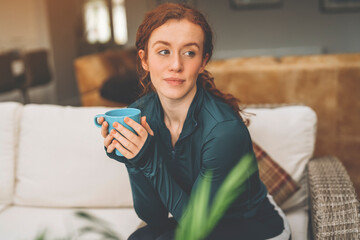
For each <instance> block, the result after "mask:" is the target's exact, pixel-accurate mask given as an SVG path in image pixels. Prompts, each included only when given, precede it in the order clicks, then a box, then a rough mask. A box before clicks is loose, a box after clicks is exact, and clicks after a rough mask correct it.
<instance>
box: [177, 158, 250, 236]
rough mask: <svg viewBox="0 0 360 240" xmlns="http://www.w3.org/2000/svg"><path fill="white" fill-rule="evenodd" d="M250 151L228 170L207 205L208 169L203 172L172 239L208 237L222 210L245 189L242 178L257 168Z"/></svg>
mask: <svg viewBox="0 0 360 240" xmlns="http://www.w3.org/2000/svg"><path fill="white" fill-rule="evenodd" d="M255 163H256V161H255V160H254V157H253V155H252V154H247V155H245V156H244V157H243V158H241V160H240V161H239V163H238V164H237V165H236V166H235V167H234V168H233V169H232V170H231V171H230V173H229V174H228V176H227V177H226V179H225V180H224V182H223V183H222V184H221V186H220V188H219V189H218V191H217V192H216V195H215V197H214V200H213V202H212V204H211V206H209V200H210V192H211V177H212V173H211V172H206V173H205V177H204V178H203V180H202V181H201V182H200V183H199V185H198V187H197V189H196V191H195V192H194V193H193V194H191V197H190V202H189V204H188V207H187V209H186V211H185V213H184V215H183V217H182V218H181V220H180V224H179V226H178V227H177V229H176V232H175V239H176V240H189V239H191V240H200V239H204V238H205V237H206V236H208V235H209V234H210V233H211V231H212V230H213V229H214V227H215V226H216V224H217V223H218V222H219V221H220V219H221V218H222V216H223V215H224V214H225V212H226V210H227V209H228V208H229V207H230V205H231V204H232V203H233V202H234V201H235V199H236V198H237V197H238V196H239V195H241V193H243V192H244V190H245V182H246V180H247V179H248V178H249V177H250V176H251V175H252V174H253V173H254V172H255V171H256V170H257V165H256V164H255Z"/></svg>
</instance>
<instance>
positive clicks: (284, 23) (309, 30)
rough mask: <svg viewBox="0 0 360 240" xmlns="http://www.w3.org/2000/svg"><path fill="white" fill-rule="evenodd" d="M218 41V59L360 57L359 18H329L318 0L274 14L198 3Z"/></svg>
mask: <svg viewBox="0 0 360 240" xmlns="http://www.w3.org/2000/svg"><path fill="white" fill-rule="evenodd" d="M197 6H198V8H199V9H200V10H201V11H203V12H204V13H205V14H206V15H207V17H208V19H209V22H210V23H211V25H212V27H213V30H214V32H215V36H216V44H215V55H214V57H215V58H224V57H235V56H249V55H252V56H257V55H275V56H276V55H278V56H283V55H292V54H296V55H301V54H313V53H315V54H316V53H319V51H322V52H323V53H347V52H360V44H359V42H360V28H359V23H360V13H359V12H356V13H334V14H329V13H326V14H324V13H323V12H321V11H320V10H319V1H314V0H301V1H297V0H283V6H282V7H280V8H275V9H255V10H233V9H230V5H229V2H228V1H217V0H197Z"/></svg>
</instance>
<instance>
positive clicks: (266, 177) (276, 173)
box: [253, 142, 299, 205]
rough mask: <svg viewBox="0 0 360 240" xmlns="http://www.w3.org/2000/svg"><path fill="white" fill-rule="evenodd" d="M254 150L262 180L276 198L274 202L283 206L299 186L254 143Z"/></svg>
mask: <svg viewBox="0 0 360 240" xmlns="http://www.w3.org/2000/svg"><path fill="white" fill-rule="evenodd" d="M253 149H254V153H255V156H256V159H257V162H258V166H259V176H260V179H261V180H262V181H263V183H264V184H265V186H266V188H267V190H268V191H269V193H270V194H271V196H272V197H273V198H274V201H275V202H276V203H277V204H278V205H281V204H282V203H283V202H284V201H286V200H287V199H288V198H289V197H290V196H291V195H293V194H294V193H295V192H296V191H297V190H298V189H299V186H298V185H297V184H296V182H295V181H294V180H293V179H292V177H291V176H290V175H289V174H288V173H287V172H286V171H285V170H284V169H283V168H282V167H281V166H280V165H279V164H278V163H276V162H275V161H274V160H273V159H271V157H270V156H269V155H268V154H267V153H266V152H265V151H264V150H263V149H262V148H261V147H260V146H258V145H257V144H256V143H255V142H253Z"/></svg>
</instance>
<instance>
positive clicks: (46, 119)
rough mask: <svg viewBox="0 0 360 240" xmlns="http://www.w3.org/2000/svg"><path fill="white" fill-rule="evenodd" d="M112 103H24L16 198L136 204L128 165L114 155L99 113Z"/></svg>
mask: <svg viewBox="0 0 360 240" xmlns="http://www.w3.org/2000/svg"><path fill="white" fill-rule="evenodd" d="M107 110H109V109H108V108H101V107H89V108H86V107H61V106H54V105H35V104H29V105H26V106H24V108H23V114H22V117H21V123H20V126H21V132H20V141H19V155H18V167H17V187H16V191H15V198H14V202H15V203H16V204H18V205H27V206H42V207H77V206H81V207H124V206H132V195H131V189H130V184H129V179H128V174H127V171H126V168H125V166H124V165H123V164H119V163H118V162H116V161H114V160H111V159H109V158H108V157H107V156H106V154H105V151H104V147H103V137H102V136H101V134H100V129H99V128H97V127H96V126H95V124H94V116H95V115H96V114H98V113H104V112H106V111H107Z"/></svg>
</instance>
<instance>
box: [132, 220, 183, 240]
mask: <svg viewBox="0 0 360 240" xmlns="http://www.w3.org/2000/svg"><path fill="white" fill-rule="evenodd" d="M176 227H177V222H176V221H175V219H174V218H169V221H168V224H167V225H166V226H161V227H157V226H149V225H147V226H145V227H142V228H139V229H137V230H136V231H135V232H133V233H132V234H131V235H130V237H129V238H128V240H172V239H174V237H175V229H176Z"/></svg>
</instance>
